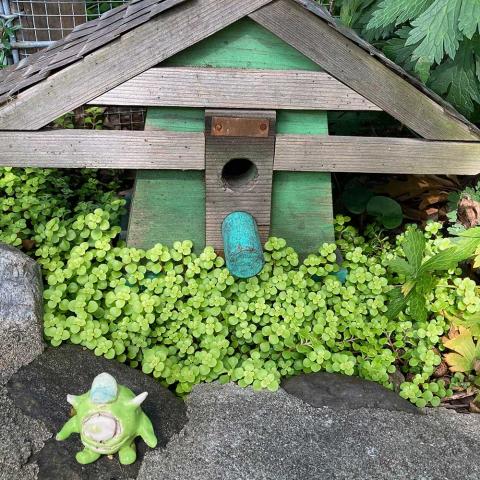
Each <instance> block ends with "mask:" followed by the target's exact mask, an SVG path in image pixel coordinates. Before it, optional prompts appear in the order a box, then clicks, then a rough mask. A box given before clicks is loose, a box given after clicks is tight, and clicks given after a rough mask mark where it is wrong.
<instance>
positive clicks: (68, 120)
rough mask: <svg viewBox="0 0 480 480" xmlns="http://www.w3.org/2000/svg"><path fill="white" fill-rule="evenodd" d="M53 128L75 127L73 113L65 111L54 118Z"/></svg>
mask: <svg viewBox="0 0 480 480" xmlns="http://www.w3.org/2000/svg"><path fill="white" fill-rule="evenodd" d="M53 128H75V113H74V112H67V113H64V114H63V115H62V116H61V117H58V118H57V119H55V120H54V121H53Z"/></svg>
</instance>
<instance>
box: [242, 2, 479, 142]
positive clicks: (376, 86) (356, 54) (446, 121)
mask: <svg viewBox="0 0 480 480" xmlns="http://www.w3.org/2000/svg"><path fill="white" fill-rule="evenodd" d="M250 18H252V19H253V20H254V21H256V22H257V23H259V24H260V25H262V26H263V27H264V28H266V29H267V30H270V31H271V32H272V33H273V34H275V35H277V36H278V37H279V38H281V39H282V40H283V41H285V42H287V43H288V44H290V45H291V46H293V47H294V48H296V49H297V50H298V51H300V52H301V53H303V54H304V55H305V56H307V57H308V58H310V59H311V60H313V61H314V62H315V63H317V64H318V65H320V66H321V67H322V68H323V69H324V70H326V71H327V72H328V73H330V74H331V75H332V76H333V77H335V78H337V79H338V80H339V81H341V82H342V83H344V84H345V85H348V86H349V87H350V88H352V89H353V90H355V91H356V92H358V93H359V94H360V95H362V96H364V97H365V98H367V99H368V100H370V101H371V102H372V103H374V104H375V105H377V106H378V107H380V108H381V109H382V110H384V111H386V112H388V113H389V114H390V115H392V116H393V117H394V118H396V119H397V120H399V121H400V122H402V123H403V124H405V125H407V126H408V127H409V128H411V129H412V130H413V131H415V132H417V133H418V134H419V135H421V136H422V137H424V138H428V139H430V140H472V141H480V135H479V133H478V132H475V131H473V129H471V128H469V126H468V125H467V124H466V122H465V123H464V122H462V121H461V120H460V119H458V118H456V117H455V116H454V115H452V114H450V113H449V112H448V111H447V110H446V109H445V108H443V107H442V106H441V105H439V104H438V103H436V102H435V101H434V100H432V99H431V98H429V97H428V96H427V95H425V94H424V93H422V92H421V91H420V90H418V89H417V88H416V87H415V86H414V85H412V84H411V83H409V82H408V81H407V80H405V79H403V78H402V77H401V76H400V75H399V74H397V73H395V72H394V71H392V70H390V69H389V68H388V67H387V66H385V65H384V64H382V63H381V62H380V61H378V60H377V59H375V58H373V57H372V56H371V55H370V54H369V53H368V52H366V51H365V50H363V49H362V48H360V47H359V46H358V45H356V44H355V43H354V42H353V41H351V40H350V39H348V38H346V37H345V36H344V35H342V34H341V33H340V32H338V31H337V30H335V29H334V28H332V27H331V26H329V25H328V23H327V22H325V21H324V20H322V19H320V18H319V17H317V16H315V15H314V14H313V13H311V12H309V11H308V10H306V9H305V8H304V7H303V6H301V5H299V4H297V3H294V2H292V1H290V0H276V1H274V2H272V3H270V4H269V5H266V6H264V7H263V8H260V9H259V10H257V11H255V12H253V13H251V14H250Z"/></svg>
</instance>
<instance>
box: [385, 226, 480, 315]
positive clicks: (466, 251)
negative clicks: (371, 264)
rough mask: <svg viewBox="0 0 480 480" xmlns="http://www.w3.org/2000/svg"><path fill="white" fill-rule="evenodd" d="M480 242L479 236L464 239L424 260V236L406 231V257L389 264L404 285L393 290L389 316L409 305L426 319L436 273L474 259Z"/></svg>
mask: <svg viewBox="0 0 480 480" xmlns="http://www.w3.org/2000/svg"><path fill="white" fill-rule="evenodd" d="M479 245H480V238H474V237H472V238H468V237H467V238H463V239H462V240H461V241H460V242H458V243H457V245H455V246H452V247H450V248H447V249H446V250H443V251H441V252H439V253H437V254H435V255H433V256H432V257H431V258H429V259H426V260H425V258H424V256H425V249H426V242H425V237H424V236H423V235H422V233H421V232H419V231H418V230H410V231H409V232H407V234H406V235H405V241H404V244H403V250H404V253H405V258H395V259H393V260H391V261H390V262H389V265H388V266H389V268H390V269H391V270H392V271H393V272H395V273H397V274H398V275H399V276H400V277H401V278H403V279H404V281H403V285H402V286H401V287H397V288H396V289H394V290H393V291H392V292H391V293H390V296H391V303H390V306H389V311H388V316H389V317H390V318H395V317H396V316H397V315H398V314H399V313H400V312H401V311H402V310H403V309H404V308H406V307H407V306H408V307H409V309H410V312H411V314H412V315H413V316H415V317H416V318H418V319H419V320H422V321H424V320H426V319H427V314H428V310H427V301H426V297H427V295H428V294H430V293H431V291H432V290H433V288H434V286H435V285H436V282H437V278H436V277H435V274H437V273H439V272H442V271H448V270H452V269H455V268H456V267H457V265H458V264H459V263H460V262H462V261H465V260H467V259H469V258H471V257H472V256H473V255H474V253H475V251H476V249H477V248H478V246H479Z"/></svg>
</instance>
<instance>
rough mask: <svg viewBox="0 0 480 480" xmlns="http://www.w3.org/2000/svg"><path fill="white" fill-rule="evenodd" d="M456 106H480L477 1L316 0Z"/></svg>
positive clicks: (470, 111)
mask: <svg viewBox="0 0 480 480" xmlns="http://www.w3.org/2000/svg"><path fill="white" fill-rule="evenodd" d="M320 3H322V4H323V5H326V6H327V7H328V8H330V10H331V12H332V13H334V14H336V15H338V16H339V18H340V20H341V21H342V22H343V23H344V24H346V25H347V26H350V27H353V28H355V29H356V30H357V31H358V32H359V33H360V34H361V36H362V37H364V38H365V39H367V40H369V41H370V42H373V43H374V44H375V45H376V46H377V47H378V48H379V49H381V50H383V52H384V53H385V54H386V55H387V56H388V57H390V58H391V59H392V60H393V61H394V62H396V63H398V64H399V65H401V66H403V67H404V68H405V69H406V70H408V71H409V72H411V73H412V74H414V75H416V76H417V77H418V78H420V80H422V81H423V82H424V83H426V84H427V85H428V86H429V87H431V88H432V89H433V90H435V91H436V92H437V93H438V94H440V95H442V96H443V97H444V98H445V99H446V100H448V101H449V102H450V103H452V104H453V105H454V106H455V107H456V108H457V109H458V110H460V111H461V112H463V113H464V114H466V115H468V116H470V117H472V118H473V116H474V112H475V111H477V112H478V111H479V104H480V34H479V32H480V30H479V28H480V3H479V2H478V1H476V0H320Z"/></svg>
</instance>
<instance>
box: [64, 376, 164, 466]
mask: <svg viewBox="0 0 480 480" xmlns="http://www.w3.org/2000/svg"><path fill="white" fill-rule="evenodd" d="M146 397H147V392H144V393H141V394H140V395H138V396H135V394H134V393H133V392H132V391H131V390H130V389H129V388H127V387H124V386H122V385H118V384H117V382H116V380H115V379H114V378H113V377H112V376H111V375H109V374H108V373H101V374H100V375H98V376H97V377H95V379H94V380H93V383H92V388H91V389H90V391H88V392H87V393H84V394H83V395H79V396H75V395H67V401H68V403H70V404H71V405H72V406H73V408H74V410H75V415H74V416H73V417H72V418H71V419H70V420H69V421H68V422H67V423H66V424H65V425H64V426H63V428H62V429H61V430H60V431H59V432H58V434H57V437H56V438H57V440H65V439H66V438H68V437H69V436H70V435H71V434H72V433H79V434H80V439H81V441H82V443H83V445H84V447H85V448H84V449H83V450H82V451H80V452H78V453H77V455H76V459H77V461H78V462H79V463H82V464H87V463H92V462H94V461H95V460H97V459H98V458H99V457H100V455H113V454H114V453H117V452H118V456H119V459H120V463H122V464H123V465H129V464H131V463H133V462H135V460H136V458H137V453H136V448H135V438H136V437H137V436H140V437H142V439H143V440H144V442H145V443H146V444H147V445H148V446H149V447H151V448H155V447H156V445H157V437H156V436H155V433H154V431H153V426H152V422H151V421H150V419H149V418H148V417H147V416H146V415H145V413H144V412H143V411H142V409H141V407H140V405H141V404H142V403H143V401H144V400H145V398H146Z"/></svg>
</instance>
